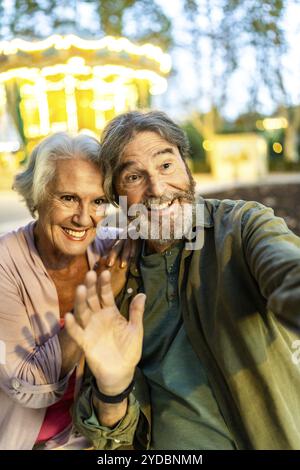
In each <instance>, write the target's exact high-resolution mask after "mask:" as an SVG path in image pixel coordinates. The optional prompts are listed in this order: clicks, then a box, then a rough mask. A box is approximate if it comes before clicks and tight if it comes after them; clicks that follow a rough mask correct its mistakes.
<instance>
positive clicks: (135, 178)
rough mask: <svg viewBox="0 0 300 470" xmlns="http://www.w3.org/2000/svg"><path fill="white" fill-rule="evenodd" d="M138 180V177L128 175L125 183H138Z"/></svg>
mask: <svg viewBox="0 0 300 470" xmlns="http://www.w3.org/2000/svg"><path fill="white" fill-rule="evenodd" d="M139 179H140V175H129V176H127V177H126V181H127V182H128V183H136V182H137V181H139Z"/></svg>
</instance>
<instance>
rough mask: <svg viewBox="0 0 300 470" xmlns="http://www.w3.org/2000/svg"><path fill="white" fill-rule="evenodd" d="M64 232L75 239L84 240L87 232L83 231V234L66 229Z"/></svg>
mask: <svg viewBox="0 0 300 470" xmlns="http://www.w3.org/2000/svg"><path fill="white" fill-rule="evenodd" d="M64 231H65V232H67V233H68V234H69V235H71V236H72V237H74V238H82V237H84V235H85V234H86V230H83V231H82V232H75V231H74V230H70V229H68V228H64Z"/></svg>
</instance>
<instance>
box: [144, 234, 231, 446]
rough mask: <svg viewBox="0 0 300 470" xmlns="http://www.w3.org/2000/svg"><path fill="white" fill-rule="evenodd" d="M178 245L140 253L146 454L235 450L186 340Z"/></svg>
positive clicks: (205, 377)
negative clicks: (148, 428)
mask: <svg viewBox="0 0 300 470" xmlns="http://www.w3.org/2000/svg"><path fill="white" fill-rule="evenodd" d="M182 249H183V243H182V242H179V243H177V244H176V245H174V246H172V248H170V249H169V250H167V251H166V252H165V253H163V254H158V253H154V254H149V255H146V254H145V253H144V249H143V251H142V256H141V261H140V271H141V276H142V281H143V289H144V292H145V293H146V295H147V302H146V308H145V313H144V331H145V333H144V343H143V355H142V360H141V362H140V364H139V367H140V368H141V370H142V372H143V373H144V375H145V377H146V378H147V381H148V385H149V388H150V396H151V410H152V414H151V415H152V439H151V449H154V450H161V449H166V450H168V449H169V450H170V449H190V450H191V449H196V450H197V449H202V450H210V449H234V448H235V447H234V444H233V442H232V440H231V438H230V433H229V431H228V428H227V426H226V425H225V422H224V419H223V417H222V416H221V413H220V410H219V408H218V405H217V403H216V400H215V398H214V396H213V393H212V390H211V387H210V385H209V382H208V378H207V375H206V373H205V370H204V368H203V366H202V364H201V362H200V361H199V359H198V358H197V356H196V354H195V352H194V351H193V348H192V347H191V344H190V342H189V340H188V338H187V335H186V332H185V328H184V325H183V319H182V314H181V308H180V300H179V295H178V274H179V265H180V256H181V252H182Z"/></svg>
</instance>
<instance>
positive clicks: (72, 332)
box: [64, 313, 84, 349]
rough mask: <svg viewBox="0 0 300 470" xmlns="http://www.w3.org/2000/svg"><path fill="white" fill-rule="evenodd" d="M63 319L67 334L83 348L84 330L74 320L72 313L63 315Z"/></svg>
mask: <svg viewBox="0 0 300 470" xmlns="http://www.w3.org/2000/svg"><path fill="white" fill-rule="evenodd" d="M64 319H65V328H66V330H67V332H68V335H69V336H70V337H71V338H72V339H73V341H75V343H77V344H78V346H79V347H80V348H81V349H83V347H84V331H83V329H82V328H81V327H80V326H79V324H78V323H77V321H76V320H75V318H74V316H73V315H72V313H67V314H66V315H65V317H64Z"/></svg>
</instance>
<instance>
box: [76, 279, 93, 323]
mask: <svg viewBox="0 0 300 470" xmlns="http://www.w3.org/2000/svg"><path fill="white" fill-rule="evenodd" d="M86 296H87V289H86V286H84V285H80V286H78V287H77V288H76V291H75V301H74V317H75V318H76V321H77V322H78V323H79V324H80V325H81V326H83V327H85V326H86V324H87V323H88V320H89V317H90V311H89V307H88V305H87V301H86Z"/></svg>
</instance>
